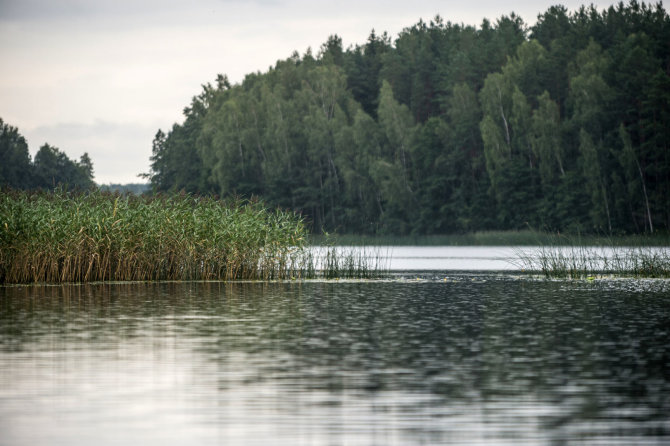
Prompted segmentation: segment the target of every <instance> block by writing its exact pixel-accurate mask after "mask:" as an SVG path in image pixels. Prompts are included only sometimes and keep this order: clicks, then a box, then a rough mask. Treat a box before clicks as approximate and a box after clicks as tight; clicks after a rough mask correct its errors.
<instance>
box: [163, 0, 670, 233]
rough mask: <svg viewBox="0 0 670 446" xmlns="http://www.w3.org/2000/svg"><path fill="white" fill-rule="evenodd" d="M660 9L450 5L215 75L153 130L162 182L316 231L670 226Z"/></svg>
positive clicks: (665, 21) (668, 112) (669, 33)
mask: <svg viewBox="0 0 670 446" xmlns="http://www.w3.org/2000/svg"><path fill="white" fill-rule="evenodd" d="M669 41H670V19H669V18H668V15H667V13H666V12H665V10H664V9H663V7H662V5H661V4H657V5H647V4H644V3H638V2H636V1H631V2H630V3H629V4H628V5H624V4H619V5H617V6H612V7H610V8H608V9H606V10H603V11H598V10H597V9H596V8H595V7H594V6H589V7H582V8H580V9H578V10H577V11H574V12H569V11H568V10H567V9H566V8H564V7H562V6H552V7H551V8H549V9H548V10H547V11H546V12H544V13H542V14H540V15H539V17H538V21H537V23H536V24H535V25H533V26H532V27H530V28H528V27H527V26H526V25H525V24H524V23H523V21H522V20H521V19H520V18H519V17H517V16H515V15H510V16H504V17H501V18H500V19H498V20H496V21H495V22H493V23H492V22H489V21H487V20H484V21H483V22H482V24H481V25H480V26H479V27H474V26H464V25H458V24H453V23H451V22H445V21H444V20H443V19H442V18H440V17H435V19H434V20H432V21H430V22H428V23H426V22H423V21H420V22H418V23H417V24H415V25H413V26H411V27H408V28H406V29H404V30H403V31H402V32H401V33H400V34H399V35H398V36H397V38H396V39H395V40H394V41H391V38H390V37H389V36H388V35H387V34H385V33H384V34H382V35H378V34H376V33H375V32H374V31H373V32H372V33H371V34H370V36H369V38H368V40H367V42H366V43H364V44H363V45H357V46H353V47H350V48H348V49H346V50H344V49H343V48H342V41H341V39H340V38H339V37H337V36H331V37H330V38H329V39H328V41H327V42H326V43H325V44H324V45H323V46H322V47H321V50H320V52H319V53H318V54H317V55H316V56H314V55H312V54H311V52H307V53H306V54H304V55H303V56H300V55H299V54H298V53H294V54H293V55H292V56H291V57H290V58H288V59H286V60H281V61H278V62H277V63H276V65H275V66H274V67H273V68H271V69H270V70H269V71H268V72H266V73H255V74H250V75H248V76H247V77H246V78H245V80H244V81H243V82H242V83H240V84H239V85H232V86H231V85H230V83H229V82H228V81H227V79H226V78H225V77H224V76H219V78H218V79H217V83H216V86H214V87H213V86H211V85H209V84H207V85H205V86H204V87H203V91H202V93H201V94H200V95H199V96H197V97H195V98H194V99H193V101H192V104H191V106H190V107H188V108H187V109H186V110H185V117H186V119H185V121H184V124H181V125H175V126H173V128H172V129H171V130H170V131H169V132H167V134H165V133H163V132H160V131H159V133H158V134H157V137H156V140H155V142H154V151H153V155H152V158H151V160H152V172H151V174H150V176H151V180H152V185H153V187H154V189H156V190H159V191H167V190H182V189H183V190H186V191H188V192H198V193H215V194H219V195H221V196H245V197H251V196H261V197H262V198H263V199H264V200H266V201H267V202H268V203H270V204H272V205H273V206H281V207H283V208H287V209H291V210H293V211H296V212H298V213H300V214H302V215H303V216H305V218H306V221H307V222H308V224H309V225H310V227H311V229H312V230H313V231H314V232H320V231H321V230H327V231H338V232H344V233H347V232H348V233H352V232H355V233H360V234H403V235H408V234H439V233H453V232H465V231H481V230H509V229H520V228H525V227H527V226H528V225H530V226H531V227H535V228H542V229H546V230H552V231H553V230H561V231H566V230H569V231H578V232H595V233H598V232H606V233H609V234H619V233H642V232H648V233H650V232H654V231H658V230H661V231H668V230H669V229H670V202H669V201H668V198H667V197H669V196H670V175H669V174H668V172H670V150H669V147H668V144H669V142H670V131H669V130H668V129H669V128H670V127H669V126H668V125H667V123H668V122H669V120H670V93H669V92H670V72H669V71H668V66H670V47H668V45H667V42H669Z"/></svg>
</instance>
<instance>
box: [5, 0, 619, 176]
mask: <svg viewBox="0 0 670 446" xmlns="http://www.w3.org/2000/svg"><path fill="white" fill-rule="evenodd" d="M556 3H558V2H555V1H545V0H533V1H530V0H518V1H516V2H508V1H504V2H503V1H493V0H487V1H475V2H468V1H463V0H442V1H436V0H387V1H381V0H379V1H378V0H375V1H366V0H357V1H353V0H344V1H337V2H324V3H321V2H319V1H315V0H188V1H174V0H149V1H142V0H103V1H97V0H58V1H54V0H0V118H2V119H3V120H4V121H5V123H8V124H10V125H12V126H14V127H18V129H19V131H20V133H21V134H22V135H23V136H25V137H26V139H27V140H28V145H29V147H30V152H31V154H32V155H34V154H35V152H36V151H37V149H38V148H39V147H40V146H41V145H42V144H44V143H45V142H48V143H49V144H51V145H54V146H56V147H58V148H59V149H61V150H62V151H64V152H65V153H67V155H68V156H69V157H70V158H72V159H79V157H80V156H81V155H82V154H83V153H84V152H88V153H89V155H90V156H91V158H92V160H93V164H94V168H95V180H96V181H97V182H98V183H110V182H114V183H129V182H138V181H141V180H140V179H138V178H137V174H139V173H142V172H147V171H148V170H149V156H150V155H151V141H152V140H153V137H154V135H155V134H156V131H157V130H158V129H159V128H161V129H163V130H165V131H167V130H169V128H170V127H171V126H172V124H173V123H175V122H180V123H181V122H182V114H181V113H182V110H183V108H184V107H185V106H187V105H188V104H189V103H190V100H191V98H192V97H193V96H194V95H197V94H198V93H200V90H201V85H202V84H204V83H207V82H213V81H214V79H215V78H216V75H217V73H222V74H227V75H228V77H229V78H230V80H231V81H232V82H234V83H237V82H240V81H241V80H242V79H243V78H244V75H245V74H246V73H249V72H253V71H259V70H260V71H266V70H267V69H268V67H270V66H272V65H274V63H275V62H276V61H277V60H278V59H285V58H287V57H289V56H290V55H291V53H292V52H293V51H295V50H297V51H298V52H299V53H300V54H303V53H304V52H305V50H306V49H307V48H308V47H311V48H312V49H313V50H314V52H315V53H316V51H318V49H319V47H320V46H321V44H322V43H323V42H325V41H326V39H327V38H328V36H329V35H331V34H337V35H339V36H340V37H341V38H342V39H343V43H344V46H345V48H346V47H348V46H349V45H355V44H359V43H364V42H365V40H366V38H367V36H368V35H369V34H370V31H371V30H372V29H373V28H374V29H375V30H376V31H377V33H378V34H379V33H381V32H383V31H387V32H388V33H389V34H390V35H391V37H393V38H395V37H396V36H397V34H398V32H400V31H401V30H402V29H403V28H404V27H407V26H411V25H413V24H415V23H416V22H418V20H419V19H420V18H423V19H424V21H430V19H432V18H433V17H435V15H436V14H439V15H440V16H442V18H444V19H445V21H447V20H448V21H452V22H457V23H465V24H471V25H479V24H481V21H482V19H483V18H488V19H490V20H491V21H495V19H497V18H498V17H500V16H501V15H503V14H509V13H510V12H512V11H514V12H515V13H516V14H517V15H520V16H521V17H522V18H523V19H524V21H525V22H526V23H527V24H532V23H534V21H535V19H536V17H537V14H538V13H540V12H544V11H546V9H547V8H548V7H549V6H550V5H552V4H556ZM582 3H583V2H579V1H572V0H569V1H563V2H560V4H562V5H564V6H566V7H567V8H568V9H570V10H574V9H576V8H578V7H579V6H580V5H581V4H582ZM593 3H594V4H595V5H596V6H597V7H598V8H599V9H602V8H604V7H607V6H608V5H610V4H612V3H615V2H606V1H600V2H593Z"/></svg>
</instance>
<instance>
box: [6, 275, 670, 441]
mask: <svg viewBox="0 0 670 446" xmlns="http://www.w3.org/2000/svg"><path fill="white" fill-rule="evenodd" d="M513 274H514V273H509V272H506V273H494V272H489V273H476V272H469V273H468V272H458V273H456V272H446V271H445V272H440V271H433V272H430V273H421V272H417V271H412V272H411V273H410V272H408V273H399V272H398V273H396V274H395V275H394V276H393V277H392V278H391V279H390V280H385V281H360V282H358V281H337V282H336V281H330V282H317V281H314V282H302V283H300V282H291V283H265V284H263V283H228V284H226V283H157V284H98V285H80V286H28V287H25V286H24V287H4V288H3V287H0V444H1V445H35V446H39V445H91V444H96V445H112V444H113V445H121V444H123V445H126V444H143V445H159V444H160V445H177V444H179V445H181V444H184V445H187V444H188V445H210V444H227V445H345V444H346V445H415V444H425V445H434V444H437V445H440V444H465V445H470V444H481V445H520V444H521V445H523V444H526V445H573V444H577V445H596V444H597V445H638V444H639V445H647V444H653V445H661V444H670V415H669V414H670V282H668V281H656V280H597V281H592V282H589V281H544V280H534V279H532V278H528V277H524V276H518V275H516V276H515V275H513Z"/></svg>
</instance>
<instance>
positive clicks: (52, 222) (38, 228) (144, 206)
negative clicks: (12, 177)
mask: <svg viewBox="0 0 670 446" xmlns="http://www.w3.org/2000/svg"><path fill="white" fill-rule="evenodd" d="M305 247H306V229H305V225H304V222H303V220H302V218H301V217H299V216H298V215H296V214H295V213H293V212H286V211H282V210H273V211H270V210H268V209H266V208H265V207H264V206H263V204H262V203H253V202H248V201H239V200H238V201H220V200H216V199H213V198H206V197H193V196H189V195H174V196H153V197H138V196H133V195H127V196H121V195H118V194H116V195H115V194H110V193H105V192H99V191H93V192H87V193H70V192H67V191H64V190H57V191H55V192H53V193H51V192H22V191H2V192H0V283H30V282H48V283H62V282H92V281H138V280H139V281H143V280H247V279H254V280H273V279H287V278H295V277H302V276H303V275H304V274H307V273H308V268H306V267H305V265H304V259H305Z"/></svg>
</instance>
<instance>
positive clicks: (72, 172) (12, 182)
mask: <svg viewBox="0 0 670 446" xmlns="http://www.w3.org/2000/svg"><path fill="white" fill-rule="evenodd" d="M57 186H67V187H70V188H73V189H89V188H91V187H94V186H95V183H94V182H93V161H91V158H90V157H89V156H88V154H87V153H84V154H83V155H82V156H81V158H80V159H79V161H73V160H71V159H70V158H69V157H68V156H67V155H66V154H65V153H63V152H61V151H60V150H58V149H57V148H56V147H53V146H50V145H49V144H44V145H43V146H42V147H40V149H39V150H38V151H37V153H36V154H35V159H33V160H31V159H30V152H29V151H28V143H27V142H26V140H25V138H24V137H23V136H21V134H20V133H19V130H18V129H17V128H16V127H12V126H11V125H9V124H7V123H5V122H4V121H3V120H2V118H0V188H14V189H54V188H56V187H57Z"/></svg>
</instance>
